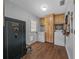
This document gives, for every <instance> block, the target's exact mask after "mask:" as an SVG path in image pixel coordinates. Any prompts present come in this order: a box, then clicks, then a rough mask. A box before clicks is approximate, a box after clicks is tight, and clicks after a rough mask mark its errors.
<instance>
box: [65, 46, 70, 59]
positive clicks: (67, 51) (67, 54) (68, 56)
mask: <svg viewBox="0 0 79 59" xmlns="http://www.w3.org/2000/svg"><path fill="white" fill-rule="evenodd" d="M65 48H66V51H67V55H68V59H71V58H70V54H69V51H68V48H67V47H66V46H65Z"/></svg>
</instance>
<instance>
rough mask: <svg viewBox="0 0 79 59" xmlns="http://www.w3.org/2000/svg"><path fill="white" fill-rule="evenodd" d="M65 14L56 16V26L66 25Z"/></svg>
mask: <svg viewBox="0 0 79 59" xmlns="http://www.w3.org/2000/svg"><path fill="white" fill-rule="evenodd" d="M64 23H65V20H64V14H56V15H55V24H64Z"/></svg>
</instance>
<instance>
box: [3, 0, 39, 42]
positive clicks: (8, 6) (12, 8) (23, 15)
mask: <svg viewBox="0 0 79 59" xmlns="http://www.w3.org/2000/svg"><path fill="white" fill-rule="evenodd" d="M4 2H5V4H4V9H5V11H4V15H5V16H7V17H11V18H15V19H19V20H23V21H25V22H26V43H27V44H32V43H33V42H35V41H37V38H36V37H37V36H36V33H31V32H30V30H31V25H30V24H31V20H35V21H36V22H37V31H39V27H38V18H37V17H36V16H33V15H32V14H30V13H28V12H27V11H26V10H24V9H23V8H21V7H20V6H18V5H16V4H14V3H12V2H10V1H6V0H5V1H4ZM30 36H33V41H31V40H30Z"/></svg>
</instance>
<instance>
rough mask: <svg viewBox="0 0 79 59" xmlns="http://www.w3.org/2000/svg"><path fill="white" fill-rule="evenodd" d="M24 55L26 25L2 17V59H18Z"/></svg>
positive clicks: (16, 20) (23, 22) (22, 22)
mask: <svg viewBox="0 0 79 59" xmlns="http://www.w3.org/2000/svg"><path fill="white" fill-rule="evenodd" d="M25 53H26V23H25V21H21V20H18V19H14V18H10V17H4V26H3V59H20V58H21V57H22V56H23V55H24V54H25Z"/></svg>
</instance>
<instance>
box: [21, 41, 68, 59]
mask: <svg viewBox="0 0 79 59" xmlns="http://www.w3.org/2000/svg"><path fill="white" fill-rule="evenodd" d="M21 59H68V56H67V52H66V49H65V47H62V46H57V45H54V46H53V44H50V43H40V42H37V43H35V44H33V45H32V51H31V53H27V54H26V55H24V56H23V57H22V58H21Z"/></svg>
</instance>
